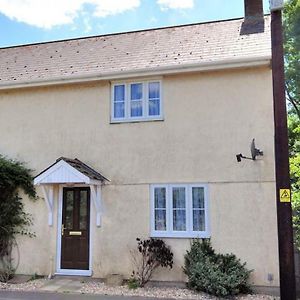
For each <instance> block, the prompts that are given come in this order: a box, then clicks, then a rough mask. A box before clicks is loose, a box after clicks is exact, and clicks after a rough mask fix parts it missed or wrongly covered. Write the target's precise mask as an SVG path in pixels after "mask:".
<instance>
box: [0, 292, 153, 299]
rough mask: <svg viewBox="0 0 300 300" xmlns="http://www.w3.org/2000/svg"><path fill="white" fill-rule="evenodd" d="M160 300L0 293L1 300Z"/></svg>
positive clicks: (48, 293)
mask: <svg viewBox="0 0 300 300" xmlns="http://www.w3.org/2000/svg"><path fill="white" fill-rule="evenodd" d="M133 299H134V300H158V299H157V298H148V297H147V298H145V297H126V296H105V295H85V294H71V293H50V292H15V291H0V300H133Z"/></svg>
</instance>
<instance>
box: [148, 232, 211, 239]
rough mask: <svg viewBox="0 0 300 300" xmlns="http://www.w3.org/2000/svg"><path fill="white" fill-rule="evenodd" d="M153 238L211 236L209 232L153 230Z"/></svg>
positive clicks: (202, 237) (205, 237)
mask: <svg viewBox="0 0 300 300" xmlns="http://www.w3.org/2000/svg"><path fill="white" fill-rule="evenodd" d="M150 236H151V237H153V238H186V239H188V238H199V239H208V238H210V233H209V232H196V231H195V232H162V231H160V232H155V231H154V232H151V235H150Z"/></svg>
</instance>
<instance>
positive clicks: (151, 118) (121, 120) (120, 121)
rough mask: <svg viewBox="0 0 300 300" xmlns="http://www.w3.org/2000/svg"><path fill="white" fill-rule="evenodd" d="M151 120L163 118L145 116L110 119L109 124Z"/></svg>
mask: <svg viewBox="0 0 300 300" xmlns="http://www.w3.org/2000/svg"><path fill="white" fill-rule="evenodd" d="M151 121H164V118H163V117H146V118H126V119H125V118H122V119H111V120H110V124H118V123H137V122H151Z"/></svg>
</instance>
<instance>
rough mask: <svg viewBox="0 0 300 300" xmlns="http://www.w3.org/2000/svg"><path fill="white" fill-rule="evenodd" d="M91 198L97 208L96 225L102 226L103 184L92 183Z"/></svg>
mask: <svg viewBox="0 0 300 300" xmlns="http://www.w3.org/2000/svg"><path fill="white" fill-rule="evenodd" d="M90 188H91V198H92V201H93V203H94V206H95V209H96V226H97V227H100V226H101V210H102V195H101V185H90Z"/></svg>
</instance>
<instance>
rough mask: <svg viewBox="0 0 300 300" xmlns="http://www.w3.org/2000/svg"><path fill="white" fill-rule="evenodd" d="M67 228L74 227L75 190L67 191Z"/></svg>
mask: <svg viewBox="0 0 300 300" xmlns="http://www.w3.org/2000/svg"><path fill="white" fill-rule="evenodd" d="M65 205H66V210H65V214H66V216H65V224H64V225H65V228H66V229H73V210H74V192H73V191H67V192H66V204H65Z"/></svg>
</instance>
